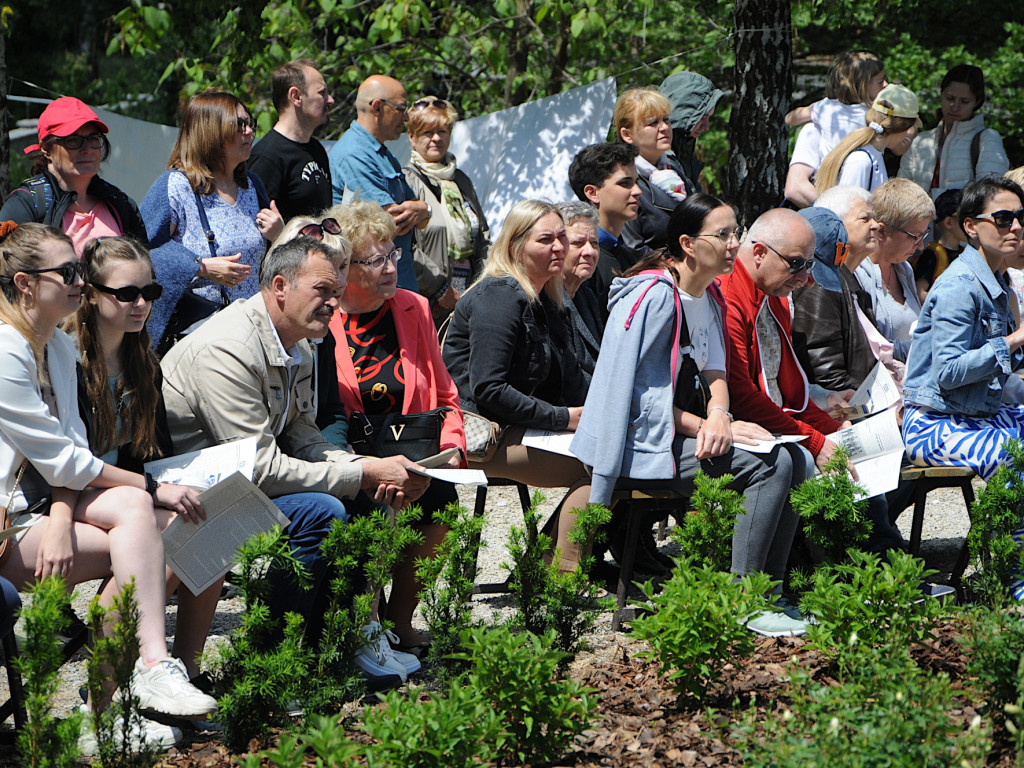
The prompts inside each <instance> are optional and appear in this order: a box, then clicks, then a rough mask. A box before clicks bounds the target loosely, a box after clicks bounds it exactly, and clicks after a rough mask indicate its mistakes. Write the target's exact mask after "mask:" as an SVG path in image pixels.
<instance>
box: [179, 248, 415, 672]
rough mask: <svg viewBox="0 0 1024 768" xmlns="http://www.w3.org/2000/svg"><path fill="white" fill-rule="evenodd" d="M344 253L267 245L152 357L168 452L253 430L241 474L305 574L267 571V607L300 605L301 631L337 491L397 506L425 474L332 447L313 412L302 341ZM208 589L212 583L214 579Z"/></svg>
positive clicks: (330, 297)
mask: <svg viewBox="0 0 1024 768" xmlns="http://www.w3.org/2000/svg"><path fill="white" fill-rule="evenodd" d="M347 263H348V254H345V253H342V252H340V251H337V250H335V249H333V248H330V247H328V246H327V245H326V244H324V243H322V242H320V241H318V240H314V239H313V238H310V237H298V238H296V239H295V240H292V241H290V242H288V243H285V244H283V245H279V246H277V247H276V248H274V249H272V250H271V251H270V253H268V254H267V256H266V258H265V259H264V261H263V265H262V269H261V276H260V292H259V293H258V294H256V295H255V296H253V297H252V298H249V299H244V300H241V301H236V302H234V303H233V304H231V305H230V306H228V307H226V308H225V309H223V310H222V311H221V312H219V313H218V314H217V315H215V316H214V317H213V318H211V319H210V320H208V321H207V322H206V323H204V324H203V325H202V326H200V327H199V328H198V329H197V330H196V331H194V332H193V333H192V334H190V335H189V336H186V337H185V338H184V339H183V340H182V341H180V342H178V344H176V345H175V346H173V347H172V348H171V349H170V351H169V352H168V353H167V355H166V356H165V357H164V359H163V361H162V362H161V366H160V367H161V370H162V372H163V375H164V383H163V395H164V402H165V404H166V407H167V422H168V426H169V428H170V431H171V438H172V440H173V443H174V448H175V450H176V451H178V452H179V453H185V452H188V451H195V450H199V449H201V448H208V447H210V446H213V445H218V444H220V443H224V442H228V441H231V440H238V439H241V438H246V437H255V438H256V439H257V448H256V465H255V469H254V472H253V482H254V483H255V484H256V485H257V486H259V488H260V490H262V491H263V492H264V493H265V494H267V495H268V496H269V497H271V498H272V499H273V500H274V503H275V504H276V505H277V506H278V508H280V509H281V511H282V512H284V514H285V516H286V517H288V518H289V519H290V520H291V524H290V525H289V526H288V537H289V541H290V543H291V546H292V550H293V552H294V553H295V556H296V557H297V558H298V559H299V560H300V561H301V562H302V563H303V564H305V566H306V568H307V569H308V570H309V572H310V573H311V574H312V576H313V583H314V588H313V589H312V590H311V591H309V592H306V593H300V592H299V591H297V590H295V589H293V588H291V585H289V584H287V583H281V581H282V580H281V579H276V580H275V579H272V580H271V581H272V584H271V588H272V592H271V596H270V600H269V603H270V607H271V610H272V612H274V614H275V615H278V616H280V615H283V614H284V612H285V611H286V610H288V611H296V612H298V613H301V614H302V615H303V616H304V617H305V618H306V620H307V629H306V632H307V635H308V636H309V637H316V635H317V634H318V632H319V629H320V626H321V622H322V619H323V606H322V605H321V602H322V598H324V597H325V594H324V593H325V592H326V586H327V584H326V583H325V575H326V573H327V567H326V563H325V562H324V561H323V556H322V555H321V553H320V543H321V542H322V541H323V539H324V537H325V536H326V535H327V533H328V532H329V531H330V529H331V527H332V525H333V523H334V521H335V520H342V521H344V520H347V519H348V517H349V516H350V513H351V512H352V510H351V509H347V508H346V504H344V503H342V501H341V500H342V499H353V500H355V502H354V503H355V504H356V506H361V507H369V506H370V504H369V501H368V500H367V499H366V498H365V497H363V496H362V495H361V494H360V491H366V492H367V494H369V495H371V496H373V499H374V501H376V502H377V503H380V504H387V505H389V506H392V507H394V508H396V509H400V508H401V507H403V506H405V504H407V503H409V502H412V501H415V500H416V499H417V498H419V496H420V495H421V494H422V493H423V491H424V490H426V487H427V484H428V482H429V480H428V479H427V478H424V477H421V476H419V475H414V474H412V473H410V472H409V471H408V467H410V465H412V462H410V461H408V460H407V459H405V458H404V457H400V456H399V457H391V458H385V459H372V458H370V459H363V457H360V456H356V455H354V454H351V453H346V452H345V451H342V450H339V449H338V448H337V447H336V446H334V445H333V444H331V443H329V442H328V441H327V440H325V439H324V437H323V435H321V434H320V430H319V429H317V426H316V423H315V421H314V418H315V415H316V395H315V393H314V389H313V382H314V374H313V351H312V349H311V347H310V343H309V341H308V339H315V338H323V337H324V336H326V335H327V334H328V333H329V323H330V320H331V316H332V315H333V314H334V312H335V311H336V310H337V309H338V298H339V297H340V296H341V295H342V293H343V292H344V290H345V285H346V281H345V274H344V270H345V267H346V266H347ZM211 589H216V590H217V591H218V593H219V590H220V585H219V584H217V585H214V587H212V588H211ZM213 604H214V606H215V605H216V601H215V600H214V602H213ZM211 618H212V615H211ZM364 671H365V670H364Z"/></svg>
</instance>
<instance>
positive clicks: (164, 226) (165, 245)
mask: <svg viewBox="0 0 1024 768" xmlns="http://www.w3.org/2000/svg"><path fill="white" fill-rule="evenodd" d="M254 126H255V122H254V121H253V119H252V115H251V114H250V113H249V110H248V109H247V108H246V106H245V105H244V104H243V103H242V102H241V101H240V100H239V99H238V98H237V97H236V96H234V95H232V94H230V93H228V92H226V91H222V90H219V89H216V88H207V89H206V90H205V91H201V92H200V93H197V94H196V95H195V96H193V97H192V98H191V99H189V102H188V105H187V106H186V107H185V111H184V113H183V115H182V118H181V125H180V126H179V128H178V138H177V139H176V140H175V142H174V148H173V149H172V150H171V156H170V158H169V160H168V161H167V168H168V169H169V170H168V171H167V172H166V173H164V174H163V175H162V176H160V178H158V179H157V180H156V181H155V182H154V183H153V186H152V187H150V189H149V192H148V193H147V194H146V198H145V200H143V201H142V218H143V220H144V221H145V222H146V232H147V233H148V235H149V241H150V245H151V247H152V249H153V250H152V253H153V266H154V268H155V269H156V274H157V279H158V282H159V283H160V284H161V285H163V286H164V295H163V297H162V298H161V299H160V300H158V301H157V302H156V303H155V304H154V305H153V316H152V318H151V320H150V325H149V333H150V336H151V337H152V338H153V342H154V344H156V345H157V348H158V349H160V350H163V349H165V348H166V346H167V345H168V344H167V341H166V340H164V333H165V331H166V329H167V326H168V322H169V321H170V320H171V316H172V314H173V313H174V312H175V310H176V309H178V308H179V302H180V301H181V299H182V297H183V296H184V295H185V294H186V292H191V293H193V294H195V295H196V296H198V297H199V298H200V299H201V300H205V301H206V302H208V303H209V304H210V307H211V310H210V311H212V308H213V307H214V306H216V305H223V304H227V303H228V302H230V301H234V300H235V299H244V298H248V297H249V296H253V295H254V294H256V293H257V292H258V291H259V281H258V276H257V275H258V272H259V265H260V262H261V261H262V260H263V256H264V254H266V251H267V243H268V242H269V241H272V240H274V238H276V237H277V235H278V234H279V233H280V232H281V229H282V227H283V226H284V222H283V221H282V220H281V215H280V214H279V213H278V211H277V206H276V204H275V203H274V201H272V200H268V199H267V195H266V192H265V191H264V189H263V184H262V183H261V182H260V180H259V179H258V178H257V177H256V176H255V175H254V174H252V173H249V172H247V171H246V167H245V163H246V161H247V160H248V159H249V153H250V151H251V150H252V141H253V128H254ZM181 311H184V308H182V310H181Z"/></svg>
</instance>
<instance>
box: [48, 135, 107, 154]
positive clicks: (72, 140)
mask: <svg viewBox="0 0 1024 768" xmlns="http://www.w3.org/2000/svg"><path fill="white" fill-rule="evenodd" d="M56 141H57V143H58V144H60V145H61V146H62V147H64V149H70V150H71V151H72V152H77V151H78V150H80V149H81V148H82V147H84V146H85V145H86V144H88V145H89V149H102V148H103V134H102V133H90V134H89V135H88V136H82V135H80V134H77V133H72V134H71V135H70V136H59V137H57V140H56Z"/></svg>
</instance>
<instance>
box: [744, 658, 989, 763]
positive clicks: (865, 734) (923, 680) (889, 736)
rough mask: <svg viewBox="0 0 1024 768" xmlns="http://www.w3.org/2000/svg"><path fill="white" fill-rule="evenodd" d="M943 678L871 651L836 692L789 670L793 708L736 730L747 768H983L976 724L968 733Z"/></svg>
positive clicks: (982, 741)
mask: <svg viewBox="0 0 1024 768" xmlns="http://www.w3.org/2000/svg"><path fill="white" fill-rule="evenodd" d="M954 693H955V691H954V689H953V687H952V686H951V684H950V680H949V676H948V675H947V674H946V673H945V672H939V673H934V672H928V671H924V670H921V669H920V668H918V667H917V666H916V665H915V664H913V663H912V662H910V661H909V660H907V659H906V657H904V656H890V655H888V654H887V653H886V652H885V651H883V650H880V649H876V650H874V651H872V652H871V653H865V654H864V655H863V656H862V666H861V669H860V670H859V672H858V674H857V675H851V676H850V678H849V679H848V680H846V681H845V682H843V683H842V684H840V685H835V686H829V685H821V684H818V683H815V682H814V681H813V680H812V678H811V676H810V675H809V674H808V673H807V672H805V671H803V670H801V669H800V668H798V667H796V666H795V665H794V667H793V674H792V678H791V689H790V697H791V706H790V707H789V708H788V709H786V708H780V709H777V710H775V711H771V710H769V714H768V717H767V718H764V719H763V723H764V731H763V733H760V734H759V732H758V728H757V710H756V708H755V706H754V705H751V709H750V713H749V714H748V716H747V717H746V718H745V720H744V721H743V722H742V723H740V724H738V725H736V726H734V727H733V731H732V741H733V746H735V747H736V748H737V749H738V750H739V751H740V752H741V754H742V755H743V766H744V768H790V767H791V766H800V768H877V766H887V767H889V768H926V767H934V768H946V766H958V767H960V768H973V767H974V766H977V767H978V768H980V767H981V766H983V765H984V764H985V758H986V756H987V754H988V752H989V750H990V748H991V738H990V735H989V733H988V731H987V729H986V728H984V727H983V726H982V725H981V718H980V717H975V719H974V721H973V722H972V723H971V724H970V725H969V726H967V727H966V728H965V727H964V726H963V725H962V724H960V723H959V722H957V721H955V720H954V719H953V718H952V717H951V716H950V713H949V710H950V709H951V708H953V707H954V706H956V704H955V702H954V700H953V696H954Z"/></svg>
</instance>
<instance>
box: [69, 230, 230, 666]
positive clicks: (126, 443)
mask: <svg viewBox="0 0 1024 768" xmlns="http://www.w3.org/2000/svg"><path fill="white" fill-rule="evenodd" d="M81 266H82V270H83V272H84V279H85V285H84V286H83V288H82V302H81V304H80V305H79V307H78V311H77V312H76V313H75V314H74V315H73V316H72V317H71V318H69V320H68V322H67V324H66V326H67V331H68V333H69V334H71V336H72V338H73V339H74V340H75V343H76V344H77V346H78V349H79V353H80V355H81V361H82V364H81V370H80V378H79V391H78V397H79V408H80V411H81V414H82V419H83V421H84V422H85V423H86V425H87V430H88V437H89V446H90V448H91V449H92V451H93V453H94V454H95V455H96V456H98V457H99V458H101V459H102V460H103V461H104V462H106V463H107V464H111V465H115V466H118V467H121V468H123V469H127V470H130V471H132V472H139V473H141V472H142V471H143V467H142V465H143V462H145V461H148V460H150V459H155V458H159V457H161V456H169V455H173V453H174V451H173V448H172V446H171V439H170V435H169V432H168V429H167V413H166V411H165V409H164V401H163V397H162V395H161V385H162V381H163V377H162V376H161V374H160V366H159V365H158V364H157V361H156V358H155V357H154V356H153V353H152V352H150V349H149V347H150V338H149V333H148V332H147V330H146V322H147V320H148V319H149V315H150V311H151V310H152V307H153V302H154V301H155V300H156V299H158V298H160V295H161V294H162V293H163V287H162V286H161V285H160V284H159V283H157V282H156V280H155V277H154V273H153V264H152V262H151V261H150V256H149V252H148V251H147V250H146V249H145V248H144V247H142V246H141V245H139V244H138V243H137V242H135V241H134V240H129V239H127V238H123V237H105V238H102V239H100V240H93V241H91V242H90V243H89V244H88V245H86V247H85V251H84V253H83V254H82V262H81ZM156 513H157V521H158V525H159V527H160V528H164V527H166V525H167V524H168V523H169V522H170V521H171V517H172V514H171V513H170V512H169V511H168V510H165V509H157V510H156ZM166 576H167V579H168V587H169V590H170V591H173V590H174V588H176V587H177V588H178V615H177V622H178V627H177V630H176V631H175V633H174V655H175V656H176V657H177V658H180V659H181V660H182V661H183V662H184V665H185V669H186V670H187V672H188V675H189V678H190V679H191V678H195V677H196V676H197V675H198V674H199V668H198V664H197V658H198V656H199V655H200V654H201V653H202V651H203V645H204V643H205V640H206V634H207V631H208V630H209V626H210V622H211V621H212V619H213V614H214V612H215V611H216V608H217V599H218V598H219V589H218V590H214V591H210V590H208V591H207V592H204V593H203V594H202V595H200V596H198V597H197V596H194V595H192V594H191V593H190V592H189V591H188V589H187V588H186V587H184V586H180V587H179V586H178V584H179V581H178V578H177V577H176V576H174V574H173V572H171V571H170V570H169V569H168V571H167V573H166Z"/></svg>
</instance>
